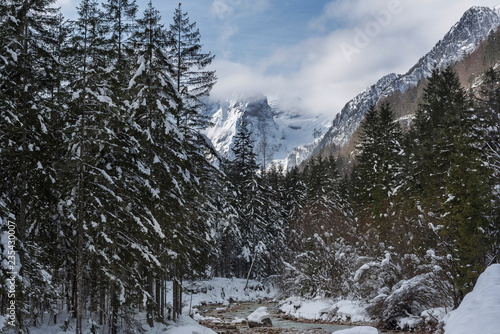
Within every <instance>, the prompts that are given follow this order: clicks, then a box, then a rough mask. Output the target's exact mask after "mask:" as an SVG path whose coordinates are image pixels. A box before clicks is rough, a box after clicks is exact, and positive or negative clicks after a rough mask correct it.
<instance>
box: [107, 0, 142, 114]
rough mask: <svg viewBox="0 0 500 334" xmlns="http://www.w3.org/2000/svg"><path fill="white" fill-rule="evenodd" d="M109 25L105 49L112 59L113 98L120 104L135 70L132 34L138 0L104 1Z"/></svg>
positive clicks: (110, 70) (123, 99)
mask: <svg viewBox="0 0 500 334" xmlns="http://www.w3.org/2000/svg"><path fill="white" fill-rule="evenodd" d="M103 7H104V15H105V19H106V24H107V26H108V31H107V36H106V37H107V41H106V49H107V53H108V58H109V64H108V69H107V71H108V75H109V76H110V78H109V81H110V84H111V87H112V91H111V92H110V97H111V98H113V100H114V101H115V103H117V105H118V106H121V104H122V103H123V102H124V101H126V100H127V99H126V95H127V94H126V89H127V86H128V80H129V79H130V75H131V74H132V72H133V70H134V66H135V64H134V63H133V60H134V57H133V53H134V45H133V43H132V41H131V36H132V35H133V33H134V29H135V26H136V14H137V5H136V3H135V0H107V1H106V2H105V3H103Z"/></svg>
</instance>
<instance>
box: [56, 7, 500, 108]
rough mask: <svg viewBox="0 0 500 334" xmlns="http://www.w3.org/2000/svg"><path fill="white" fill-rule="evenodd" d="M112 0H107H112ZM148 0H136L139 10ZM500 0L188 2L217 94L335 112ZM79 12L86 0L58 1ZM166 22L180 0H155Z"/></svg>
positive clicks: (69, 14) (67, 9)
mask: <svg viewBox="0 0 500 334" xmlns="http://www.w3.org/2000/svg"><path fill="white" fill-rule="evenodd" d="M103 1H104V0H103ZM147 2H148V0H137V3H138V5H139V7H140V14H139V15H142V10H143V8H144V7H145V5H146V3H147ZM499 4H500V0H492V1H489V0H482V1H471V0H453V1H450V0H334V1H327V0H186V1H183V2H182V8H183V11H185V12H188V15H189V17H190V20H191V22H196V23H197V27H198V28H199V29H200V33H201V38H202V44H203V45H204V51H205V52H208V51H209V52H212V54H215V55H216V58H215V61H214V63H213V68H214V69H215V70H216V71H217V76H218V78H219V79H218V83H217V85H216V86H215V88H214V90H213V91H212V95H213V97H215V98H226V97H230V96H232V95H234V94H242V93H245V94H247V93H255V94H257V93H263V94H266V95H271V96H277V97H281V98H283V99H286V98H296V97H300V98H301V99H302V101H303V103H304V106H305V107H306V108H307V109H308V110H310V111H311V112H312V113H315V114H317V113H323V114H328V115H331V116H332V117H333V116H334V115H335V114H337V113H338V112H340V110H341V108H342V107H343V106H344V104H345V103H347V102H348V101H349V100H350V99H352V98H353V97H355V96H356V95H357V94H358V93H360V92H361V91H362V90H363V89H365V88H366V87H368V86H369V85H372V84H374V83H375V82H376V81H377V80H378V79H379V78H381V77H382V76H384V75H386V74H389V73H392V72H395V73H405V72H406V71H408V70H409V69H410V68H411V67H412V66H413V65H414V64H415V63H416V62H417V61H418V59H419V58H420V57H422V56H423V55H424V54H426V53H427V52H428V51H430V49H431V48H432V47H433V46H434V45H435V44H436V43H437V42H438V41H439V40H440V39H441V38H443V37H444V35H445V34H446V32H448V30H449V29H450V28H451V27H452V25H453V24H455V23H456V22H457V21H458V20H459V19H460V17H461V16H462V14H463V13H464V12H465V11H466V10H467V9H468V8H470V7H472V6H475V5H481V6H488V7H494V6H496V5H499ZM58 5H59V6H61V9H62V11H63V14H64V15H65V16H66V17H68V18H71V17H74V15H75V7H76V6H77V5H78V1H77V0H58ZM153 5H154V6H155V7H156V8H157V9H158V10H159V11H160V13H161V15H162V17H163V20H164V22H165V24H167V25H168V24H169V23H170V22H171V20H172V16H173V12H174V8H175V7H177V5H178V1H169V0H153Z"/></svg>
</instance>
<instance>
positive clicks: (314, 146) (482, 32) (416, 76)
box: [290, 7, 500, 163]
mask: <svg viewBox="0 0 500 334" xmlns="http://www.w3.org/2000/svg"><path fill="white" fill-rule="evenodd" d="M499 26H500V7H496V8H494V9H491V8H488V7H472V8H471V9H469V10H468V11H467V12H465V14H464V15H463V16H462V18H461V19H460V21H459V22H458V23H457V24H455V25H454V26H453V27H452V28H451V30H450V31H449V32H448V33H447V34H446V35H445V37H444V38H443V39H442V40H441V41H439V42H438V43H437V44H436V46H435V47H434V48H433V49H432V50H431V51H430V52H429V53H428V54H427V55H425V56H424V57H422V58H421V59H420V60H419V61H418V62H417V64H416V65H415V66H413V67H412V68H411V69H410V70H409V71H408V72H407V73H406V74H404V75H398V74H389V75H387V76H385V77H383V78H382V79H380V80H379V81H378V82H377V83H375V84H374V85H372V86H370V87H368V88H367V89H365V90H364V91H363V92H361V93H360V94H359V95H358V96H356V97H355V98H354V99H352V100H351V101H349V102H348V103H347V104H346V105H345V106H344V108H343V109H342V111H341V112H340V113H339V114H337V116H336V117H335V119H334V121H333V125H332V127H331V128H330V129H329V130H328V131H327V132H326V133H325V134H324V136H323V137H322V138H321V139H320V140H317V141H316V142H315V143H311V144H308V145H305V146H303V147H300V148H297V151H298V152H300V156H292V157H290V159H293V160H299V161H298V162H299V163H300V162H301V160H302V161H303V160H305V159H307V158H308V157H310V156H311V155H312V154H313V153H314V152H317V151H319V150H320V149H321V148H323V147H325V146H327V145H332V144H334V145H336V146H343V145H345V144H346V143H347V142H348V141H349V139H350V137H351V136H352V134H353V133H354V132H355V130H356V129H357V128H358V126H359V124H360V122H361V120H362V119H363V116H364V114H365V113H366V111H367V110H368V109H369V107H370V106H371V105H374V104H376V103H377V102H379V101H381V100H382V99H384V98H386V97H388V96H391V95H392V94H394V93H395V92H398V91H399V92H401V93H404V92H406V91H407V90H408V89H409V88H411V87H414V86H416V85H417V84H418V82H419V81H420V80H421V79H423V78H426V77H428V76H430V74H431V72H432V69H433V68H434V66H438V67H439V68H443V67H446V66H448V65H450V64H452V63H454V62H457V61H459V60H461V59H463V57H464V56H465V55H466V54H468V53H471V52H472V51H474V50H475V49H476V48H477V47H478V45H479V44H480V43H481V42H482V41H483V40H485V39H486V37H487V36H488V34H489V32H490V31H492V30H496V29H497V28H498V27H499Z"/></svg>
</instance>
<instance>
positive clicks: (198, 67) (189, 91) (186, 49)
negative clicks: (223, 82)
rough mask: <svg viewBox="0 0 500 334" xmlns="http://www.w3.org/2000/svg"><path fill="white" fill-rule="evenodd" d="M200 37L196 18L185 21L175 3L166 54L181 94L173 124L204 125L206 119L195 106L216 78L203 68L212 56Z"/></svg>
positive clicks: (200, 104)
mask: <svg viewBox="0 0 500 334" xmlns="http://www.w3.org/2000/svg"><path fill="white" fill-rule="evenodd" d="M200 38H201V35H200V31H199V29H198V28H196V22H193V23H190V22H189V17H188V13H185V12H184V13H183V12H182V7H181V3H179V6H178V7H177V8H176V9H175V12H174V17H173V22H172V23H171V24H170V27H169V29H168V40H169V49H168V54H169V57H170V60H171V62H172V64H173V67H172V72H171V74H172V79H173V80H174V83H175V87H176V89H177V91H178V92H179V93H180V94H181V96H182V103H181V104H180V105H179V106H178V113H177V125H178V126H180V127H181V128H189V127H196V128H200V127H201V128H204V127H205V126H206V125H207V122H208V120H207V119H206V118H205V117H203V116H202V115H201V114H200V113H199V108H200V106H202V105H203V104H204V102H203V98H205V97H207V96H208V94H209V93H210V91H211V90H212V87H213V85H214V84H215V82H216V76H215V71H210V70H207V69H206V67H207V66H208V65H210V64H211V63H212V60H213V59H214V57H215V56H214V55H211V54H210V53H203V52H202V45H201V44H200Z"/></svg>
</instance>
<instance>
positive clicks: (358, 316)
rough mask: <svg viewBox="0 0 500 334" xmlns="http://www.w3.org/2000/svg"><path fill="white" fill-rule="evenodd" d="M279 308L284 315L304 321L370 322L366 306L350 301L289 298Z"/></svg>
mask: <svg viewBox="0 0 500 334" xmlns="http://www.w3.org/2000/svg"><path fill="white" fill-rule="evenodd" d="M279 308H280V310H281V311H282V312H283V313H285V314H286V315H290V316H292V317H294V318H300V319H305V320H313V321H326V322H344V323H347V322H350V323H368V322H370V321H371V318H370V317H369V315H368V313H367V312H366V309H365V308H366V305H364V304H363V303H361V302H359V301H352V300H333V299H328V298H315V299H304V298H301V297H289V298H287V299H285V300H284V301H282V302H281V303H280V306H279Z"/></svg>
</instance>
